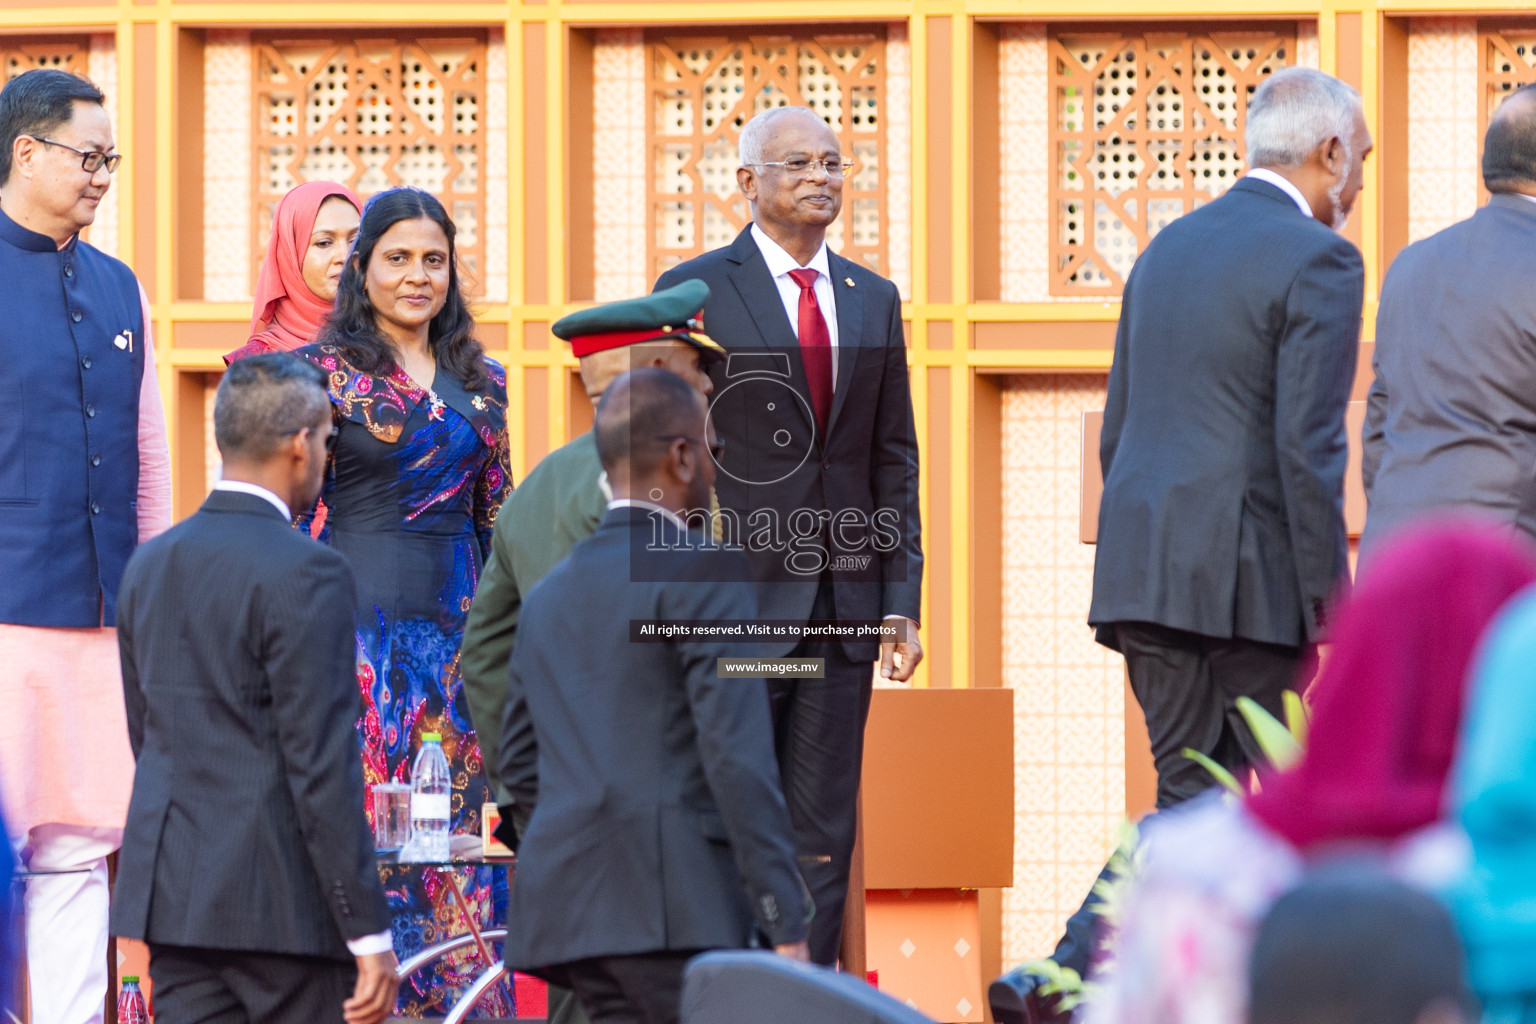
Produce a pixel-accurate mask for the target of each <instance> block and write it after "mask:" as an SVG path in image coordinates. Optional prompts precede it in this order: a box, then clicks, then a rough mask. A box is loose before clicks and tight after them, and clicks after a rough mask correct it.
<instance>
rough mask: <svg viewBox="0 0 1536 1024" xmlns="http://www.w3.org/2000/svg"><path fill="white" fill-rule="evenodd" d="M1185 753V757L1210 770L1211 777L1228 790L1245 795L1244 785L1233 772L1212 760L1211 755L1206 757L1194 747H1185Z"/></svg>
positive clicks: (1238, 794) (1236, 794)
mask: <svg viewBox="0 0 1536 1024" xmlns="http://www.w3.org/2000/svg"><path fill="white" fill-rule="evenodd" d="M1183 754H1184V756H1185V757H1187V758H1189V759H1190V760H1191V761H1193V762H1195V764H1197V765H1199V766H1200V767H1201V768H1204V769H1205V770H1206V771H1208V772H1210V773H1211V778H1213V779H1215V780H1216V781H1217V782H1219V783H1220V784H1221V785H1222V786H1223V787H1225V788H1226V790H1227V791H1228V792H1230V793H1232V794H1233V795H1235V796H1242V795H1243V787H1242V785H1241V784H1240V783H1239V782H1238V781H1237V779H1236V778H1234V777H1233V775H1232V773H1231V772H1229V771H1227V770H1226V769H1225V768H1223V767H1222V766H1221V765H1219V764H1217V763H1216V762H1215V761H1212V760H1211V759H1210V758H1209V757H1206V756H1205V755H1204V754H1202V753H1200V751H1198V750H1196V749H1195V748H1194V747H1185V748H1184V750H1183Z"/></svg>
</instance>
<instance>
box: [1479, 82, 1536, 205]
mask: <svg viewBox="0 0 1536 1024" xmlns="http://www.w3.org/2000/svg"><path fill="white" fill-rule="evenodd" d="M1483 185H1484V186H1485V187H1486V188H1487V189H1488V191H1489V192H1524V193H1526V194H1527V195H1536V86H1532V85H1525V86H1521V87H1520V88H1519V89H1517V90H1515V92H1514V93H1512V94H1511V95H1510V96H1509V98H1507V99H1506V100H1505V101H1504V102H1503V103H1502V104H1501V105H1500V106H1499V109H1498V110H1497V111H1496V112H1495V113H1494V115H1493V117H1492V118H1491V119H1490V120H1489V122H1488V134H1487V135H1486V136H1484V138H1483Z"/></svg>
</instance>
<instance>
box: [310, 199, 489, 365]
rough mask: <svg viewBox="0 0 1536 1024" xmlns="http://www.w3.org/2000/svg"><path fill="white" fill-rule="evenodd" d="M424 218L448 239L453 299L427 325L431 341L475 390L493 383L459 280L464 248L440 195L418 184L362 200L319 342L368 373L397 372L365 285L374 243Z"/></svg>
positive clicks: (439, 357) (440, 360)
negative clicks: (360, 216) (353, 238)
mask: <svg viewBox="0 0 1536 1024" xmlns="http://www.w3.org/2000/svg"><path fill="white" fill-rule="evenodd" d="M420 217H425V218H426V219H428V220H430V221H432V222H433V223H434V224H436V225H437V226H438V227H440V228H442V229H443V235H444V236H446V237H447V239H448V298H447V301H445V302H444V303H443V308H442V309H440V310H438V313H437V315H436V316H434V317H433V318H432V323H431V325H430V326H429V327H428V333H427V343H428V345H429V346H430V348H431V351H432V357H433V358H434V359H436V360H437V364H438V365H439V366H441V367H442V368H443V369H445V370H447V371H448V372H449V373H450V374H452V375H453V376H454V377H456V378H457V379H458V380H459V381H460V382H462V383H463V385H464V387H465V388H467V389H468V390H470V391H481V390H483V389H484V388H485V386H486V385H487V384H488V383H489V382H490V375H489V373H488V372H487V371H486V366H485V349H484V348H483V347H482V346H481V345H480V343H479V342H478V341H476V340H475V336H474V332H475V320H474V317H472V316H471V315H470V311H469V302H468V300H467V299H465V297H464V292H463V289H462V286H461V284H460V282H459V252H458V249H457V248H456V247H455V245H454V241H453V236H454V229H453V219H452V218H450V217H449V216H448V211H447V210H445V209H443V204H442V203H440V202H438V200H437V197H435V196H433V195H432V194H431V193H429V192H423V191H422V190H421V189H418V188H392V189H389V190H388V191H385V192H378V193H375V194H374V195H373V196H371V197H369V199H368V201H367V202H366V203H364V204H363V222H362V224H361V225H360V226H359V227H358V231H357V243H356V244H355V245H354V246H353V248H352V257H351V259H349V260H347V266H346V269H345V270H343V271H342V272H341V280H340V281H339V282H338V283H337V286H336V308H335V309H334V310H333V311H332V312H331V316H330V319H328V320H327V321H326V322H325V328H324V330H322V331H321V332H320V339H319V340H320V341H321V342H322V343H325V344H331V345H335V346H336V347H337V348H339V349H340V350H341V354H342V355H343V356H344V357H346V360H347V362H349V363H351V364H352V365H353V366H355V367H357V368H358V369H359V370H362V371H363V372H364V373H369V374H373V375H375V376H379V377H384V376H388V375H389V374H391V373H393V372H394V371H395V355H394V350H393V349H392V348H390V346H389V343H388V342H386V341H385V340H384V336H383V334H382V333H381V332H380V331H379V327H378V323H377V321H376V317H377V313H376V311H375V310H374V308H373V303H371V302H369V301H368V293H367V291H366V290H364V287H363V284H364V281H365V280H366V279H367V276H368V261H369V260H370V259H372V258H373V250H374V247H375V246H377V245H378V244H379V239H380V238H382V237H383V236H384V232H386V231H388V230H389V229H390V228H391V227H393V226H394V225H396V224H398V223H400V222H401V221H403V220H416V219H417V218H420Z"/></svg>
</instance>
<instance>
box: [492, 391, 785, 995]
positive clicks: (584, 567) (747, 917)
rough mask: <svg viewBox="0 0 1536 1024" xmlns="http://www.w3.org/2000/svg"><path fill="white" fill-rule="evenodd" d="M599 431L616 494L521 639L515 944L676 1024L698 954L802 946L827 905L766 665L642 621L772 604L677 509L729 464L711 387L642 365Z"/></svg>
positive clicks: (519, 963)
mask: <svg viewBox="0 0 1536 1024" xmlns="http://www.w3.org/2000/svg"><path fill="white" fill-rule="evenodd" d="M593 430H594V435H595V441H596V444H597V451H598V455H599V456H600V457H601V459H602V463H603V469H604V470H605V471H606V472H607V474H608V481H609V485H610V486H611V488H612V492H613V499H612V500H611V501H610V503H609V505H608V512H607V514H606V515H605V516H604V517H603V521H602V523H601V525H600V526H599V527H598V529H597V532H596V533H595V534H593V535H592V536H591V537H588V538H587V539H586V540H583V541H581V542H579V543H578V544H577V545H576V546H575V547H574V548H573V549H572V551H571V553H570V555H569V556H568V557H567V558H566V559H565V561H563V562H561V563H560V564H559V565H557V566H556V567H555V568H554V569H552V570H550V572H549V573H548V574H547V575H546V576H545V577H544V578H543V579H541V580H540V581H539V582H538V583H537V584H535V585H534V587H533V589H532V590H531V591H530V592H529V593H528V594H527V595H526V597H525V600H524V603H523V610H522V617H521V623H520V626H519V629H518V634H519V636H518V641H517V645H516V647H515V648H514V650H513V653H512V667H511V673H510V681H509V685H508V689H507V706H506V714H505V717H504V719H503V723H502V730H501V751H500V757H499V761H498V765H499V773H500V776H501V781H502V785H503V786H504V787H505V789H506V791H507V793H509V794H510V795H511V799H512V801H513V802H512V804H510V805H508V806H505V807H503V808H502V809H501V811H502V824H501V826H500V827H499V828H498V830H497V836H498V838H501V839H502V840H503V841H504V842H506V843H507V844H508V845H509V846H512V847H514V848H515V849H516V850H517V855H518V865H517V877H516V879H515V880H514V882H513V885H512V893H511V900H510V903H509V907H508V914H507V922H508V923H507V940H506V946H505V952H504V956H505V960H506V963H507V964H508V965H509V966H513V967H517V968H520V969H523V970H527V971H531V972H533V973H535V974H539V975H542V976H543V977H545V978H548V979H549V980H551V981H554V982H557V983H559V984H562V985H564V986H566V987H569V988H571V989H574V990H575V992H576V995H577V997H578V998H579V999H580V1000H581V1003H582V1006H583V1007H584V1008H585V1009H586V1011H587V1015H588V1016H589V1017H590V1018H591V1019H592V1020H593V1022H594V1024H639V1022H644V1024H673V1022H676V1021H677V1019H678V1013H679V1000H680V998H681V992H682V983H683V970H684V967H685V965H686V964H687V961H688V960H689V958H690V957H692V956H693V955H695V954H697V953H699V952H700V951H702V950H706V949H721V948H735V947H745V946H748V945H751V944H753V941H754V939H756V940H757V941H758V944H761V945H766V946H771V947H773V948H774V949H775V950H777V951H778V952H779V953H781V954H784V955H787V956H791V957H794V958H797V959H805V958H806V956H807V950H806V946H805V935H806V920H807V918H808V916H809V911H810V901H809V897H808V895H807V894H806V892H805V888H804V884H803V883H802V882H801V880H800V875H799V872H798V871H797V868H796V864H795V855H794V845H793V833H792V831H791V829H790V824H789V814H788V811H787V810H786V808H785V805H784V797H783V794H782V793H781V791H780V789H779V780H778V770H777V767H776V766H775V764H774V756H773V743H772V738H771V733H770V728H769V719H768V696H767V692H766V690H765V688H764V685H763V680H762V677H761V676H760V675H759V676H748V675H743V676H742V677H740V678H732V677H730V676H729V675H727V674H725V673H723V672H722V671H721V668H720V664H719V663H720V660H721V658H722V657H726V656H739V655H742V654H744V653H746V652H744V651H743V650H742V649H741V647H742V645H741V644H740V643H736V642H731V641H728V640H723V639H720V638H719V637H717V636H708V635H706V636H681V637H675V638H672V639H665V640H659V641H644V640H640V639H638V638H637V637H636V636H634V634H633V633H632V630H634V629H635V628H636V625H637V624H642V625H643V624H644V623H646V622H658V621H664V620H690V621H698V622H714V623H719V624H724V625H729V624H740V623H747V622H750V621H752V620H753V619H754V618H755V617H756V614H757V608H756V602H755V601H754V595H753V587H752V576H751V567H750V565H749V564H748V563H747V561H746V559H745V557H743V556H742V555H740V554H739V553H736V552H729V551H722V550H720V549H719V548H718V546H717V545H716V544H715V542H714V541H713V540H712V539H711V538H709V537H708V536H707V535H706V534H703V533H701V532H696V531H690V530H689V529H688V528H687V524H686V523H685V522H684V521H683V520H682V518H681V517H680V516H679V513H680V512H682V511H684V510H686V509H691V508H703V507H707V504H708V500H709V489H710V486H711V484H712V482H713V478H714V472H713V466H714V463H713V461H712V455H711V448H712V447H714V446H715V444H716V442H715V441H714V440H713V439H712V438H711V432H710V430H709V426H708V423H707V420H706V410H705V404H704V399H703V396H702V395H700V394H699V393H698V392H697V391H696V390H694V389H693V387H691V386H690V385H689V384H688V383H687V382H686V381H684V380H683V379H682V378H681V377H678V376H677V375H676V374H673V373H669V372H667V371H665V370H658V369H649V368H648V369H641V370H634V371H632V372H630V373H627V374H625V375H623V376H621V377H620V378H618V380H616V381H614V382H613V383H612V384H611V385H609V387H608V390H607V391H606V392H604V394H603V397H602V401H601V402H600V403H599V404H598V407H597V417H596V423H595V425H594V427H593ZM524 825H525V827H523V826H524ZM519 833H521V834H520V835H519Z"/></svg>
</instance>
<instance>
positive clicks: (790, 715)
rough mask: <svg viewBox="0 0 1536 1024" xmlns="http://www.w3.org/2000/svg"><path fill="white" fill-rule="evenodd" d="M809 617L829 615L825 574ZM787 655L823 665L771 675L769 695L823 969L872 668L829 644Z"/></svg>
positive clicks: (835, 931)
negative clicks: (792, 674)
mask: <svg viewBox="0 0 1536 1024" xmlns="http://www.w3.org/2000/svg"><path fill="white" fill-rule="evenodd" d="M810 617H811V618H812V619H833V618H836V614H835V610H834V606H833V603H832V585H831V583H830V582H829V581H827V580H825V579H823V580H822V583H821V587H820V589H819V590H818V591H817V593H816V600H815V603H814V604H813V605H812V607H811V615H810ZM790 656H791V657H794V658H821V659H822V660H823V662H824V663H825V666H826V676H825V678H823V679H775V680H770V681H769V683H768V696H769V703H770V706H771V708H772V711H773V731H774V740H775V745H776V746H777V748H778V756H779V778H780V781H781V782H782V783H783V786H784V800H785V802H786V803H787V804H788V805H789V820H790V824H791V825H793V826H794V830H795V852H796V854H797V855H798V856H799V860H800V874H801V876H802V877H803V878H804V879H805V884H806V888H808V889H809V890H810V892H811V899H812V900H813V901H814V903H815V905H816V916H815V917H813V918H812V919H811V930H810V935H809V937H808V944H809V945H810V950H811V960H812V961H814V962H815V963H818V964H823V965H826V966H830V965H832V964H835V963H836V962H837V953H838V947H839V946H840V945H841V942H842V936H843V907H844V905H845V904H846V903H847V902H848V870H849V865H850V864H851V863H852V860H853V842H854V838H855V833H856V831H857V827H858V800H859V773H860V771H861V770H862V768H863V765H864V723H865V721H866V720H867V719H868V718H869V699H870V693H871V692H872V690H873V688H874V666H873V665H872V664H871V663H869V662H865V661H853V660H851V659H850V658H849V657H848V655H846V654H845V653H843V645H842V644H841V643H837V642H835V641H833V642H827V641H822V640H817V641H807V642H805V643H801V644H800V645H799V646H797V647H796V648H795V649H794V651H792V652H791V654H790Z"/></svg>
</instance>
